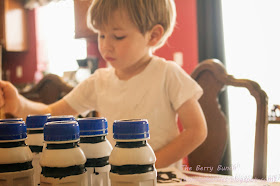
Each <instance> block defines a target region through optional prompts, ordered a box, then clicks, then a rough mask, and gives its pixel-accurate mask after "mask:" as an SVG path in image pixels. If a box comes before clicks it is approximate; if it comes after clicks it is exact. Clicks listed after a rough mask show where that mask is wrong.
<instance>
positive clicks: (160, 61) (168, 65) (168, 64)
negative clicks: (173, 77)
mask: <svg viewBox="0 0 280 186" xmlns="http://www.w3.org/2000/svg"><path fill="white" fill-rule="evenodd" d="M153 60H154V62H155V65H157V66H158V67H162V68H165V69H174V68H175V69H178V68H181V67H180V66H179V65H178V64H177V63H176V62H175V61H172V60H166V59H165V58H162V57H158V56H154V58H153Z"/></svg>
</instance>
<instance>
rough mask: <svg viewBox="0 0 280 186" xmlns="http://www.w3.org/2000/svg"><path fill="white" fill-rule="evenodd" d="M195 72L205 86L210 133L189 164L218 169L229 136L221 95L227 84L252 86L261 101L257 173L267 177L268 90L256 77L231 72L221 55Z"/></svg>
mask: <svg viewBox="0 0 280 186" xmlns="http://www.w3.org/2000/svg"><path fill="white" fill-rule="evenodd" d="M191 76H192V78H194V79H195V80H196V81H197V82H198V84H199V85H200V86H201V87H202V88H203V90H204V94H203V96H202V97H201V98H200V100H199V102H200V105H201V107H202V110H203V112H204V114H205V117H206V121H207V126H208V137H207V138H206V140H205V142H204V143H203V144H202V145H201V146H200V147H198V148H197V149H196V150H195V151H194V152H192V153H191V154H190V155H189V156H188V161H189V166H190V167H196V166H201V167H213V168H214V169H213V170H214V171H215V170H216V172H211V173H217V167H218V166H219V165H220V164H221V160H222V158H223V156H224V153H225V148H226V145H227V141H228V137H229V135H228V131H229V130H228V129H227V127H228V125H227V120H226V119H225V115H224V113H223V112H222V111H221V109H220V104H219V102H218V96H219V94H220V92H221V91H223V90H224V88H225V87H226V86H234V87H243V88H246V89H248V91H249V92H250V94H251V95H252V96H253V97H254V98H255V100H256V105H257V113H256V130H255V149H254V170H253V177H254V178H257V179H266V169H267V125H268V98H267V95H266V93H265V92H264V91H263V90H262V89H261V87H260V86H259V85H258V83H256V82H254V81H251V80H248V79H235V78H234V77H233V76H232V75H228V74H227V72H226V70H225V68H224V66H223V65H222V63H221V62H220V61H219V60H217V59H208V60H205V61H203V62H201V63H200V64H199V65H198V66H197V68H196V69H195V70H194V71H193V73H192V74H191ZM233 124H234V123H233ZM202 172H208V171H207V170H206V171H202ZM209 173H210V172H209Z"/></svg>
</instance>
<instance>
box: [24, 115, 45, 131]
mask: <svg viewBox="0 0 280 186" xmlns="http://www.w3.org/2000/svg"><path fill="white" fill-rule="evenodd" d="M48 117H50V114H44V115H28V116H27V117H26V127H27V128H28V129H29V128H44V125H45V123H46V122H47V119H48Z"/></svg>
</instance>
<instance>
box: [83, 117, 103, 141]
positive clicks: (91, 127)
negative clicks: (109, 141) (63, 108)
mask: <svg viewBox="0 0 280 186" xmlns="http://www.w3.org/2000/svg"><path fill="white" fill-rule="evenodd" d="M78 123H79V125H80V136H101V135H107V134H108V123H107V120H106V118H103V117H90V118H79V119H78Z"/></svg>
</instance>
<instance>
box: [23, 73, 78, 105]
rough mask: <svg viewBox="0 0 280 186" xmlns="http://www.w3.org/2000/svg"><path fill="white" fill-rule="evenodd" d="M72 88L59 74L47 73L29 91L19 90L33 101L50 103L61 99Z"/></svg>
mask: <svg viewBox="0 0 280 186" xmlns="http://www.w3.org/2000/svg"><path fill="white" fill-rule="evenodd" d="M72 89H73V87H72V86H71V85H69V84H68V83H66V82H65V81H64V80H63V79H62V78H61V77H60V76H58V75H55V74H47V75H45V76H44V77H43V79H41V80H40V81H39V82H38V83H37V84H36V85H35V86H34V87H33V88H31V89H30V90H29V91H27V92H20V94H21V95H23V96H24V97H26V98H28V99H30V100H33V101H37V102H41V103H45V104H51V103H54V102H55V101H57V100H59V99H61V98H62V97H63V96H65V95H66V94H67V93H68V92H70V91H71V90H72Z"/></svg>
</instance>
